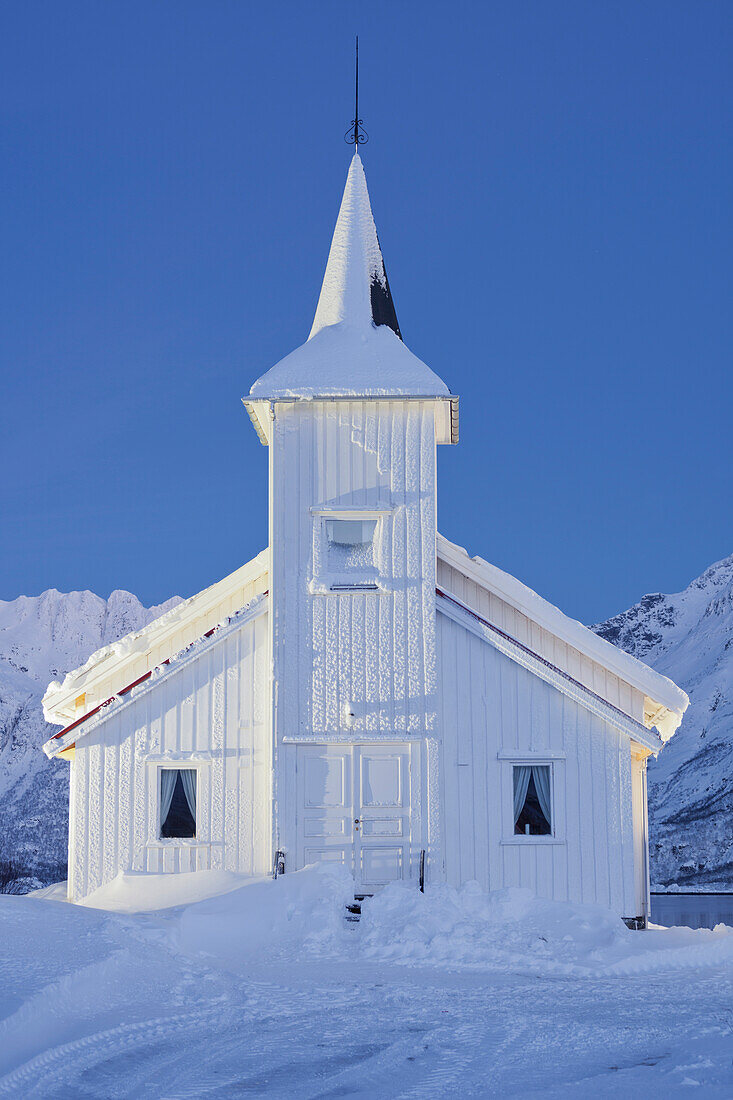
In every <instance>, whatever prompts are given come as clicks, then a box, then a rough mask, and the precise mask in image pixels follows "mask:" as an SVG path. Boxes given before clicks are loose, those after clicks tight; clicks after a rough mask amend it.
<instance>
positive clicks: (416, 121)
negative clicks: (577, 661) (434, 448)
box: [0, 0, 733, 621]
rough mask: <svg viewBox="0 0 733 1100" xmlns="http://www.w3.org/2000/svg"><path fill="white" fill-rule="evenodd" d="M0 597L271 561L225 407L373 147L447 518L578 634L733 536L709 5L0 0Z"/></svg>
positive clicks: (311, 285)
mask: <svg viewBox="0 0 733 1100" xmlns="http://www.w3.org/2000/svg"><path fill="white" fill-rule="evenodd" d="M2 21H3V28H2V34H1V35H0V117H1V119H2V135H3V136H2V144H3V155H2V164H1V167H0V172H1V173H2V178H1V182H2V194H3V200H2V204H1V206H0V234H1V236H2V241H3V246H2V257H3V258H2V284H1V286H0V333H1V334H2V335H1V336H0V365H1V367H2V378H3V399H4V400H3V416H2V432H1V433H0V448H1V452H2V454H1V458H0V461H1V464H2V473H1V476H0V517H1V520H2V532H3V538H2V542H1V544H0V597H2V598H5V599H12V598H14V597H15V596H17V595H18V594H20V593H25V594H35V593H38V592H40V591H42V590H43V589H45V588H49V587H56V588H59V589H61V590H70V589H79V588H90V589H92V590H94V591H96V592H99V593H100V594H101V595H107V594H108V593H109V592H110V591H111V590H112V589H114V588H128V589H130V590H131V591H133V592H135V593H136V594H138V595H139V596H140V598H141V599H142V600H143V601H144V602H146V603H151V602H157V601H160V600H163V599H165V598H166V597H168V596H170V595H172V594H173V593H179V594H181V595H184V596H186V595H190V594H192V593H193V592H195V591H198V590H199V589H201V588H203V587H204V586H206V585H207V584H209V583H211V582H213V581H215V580H217V579H218V578H220V577H222V576H224V575H225V574H226V573H228V572H230V571H231V570H233V569H235V568H236V567H237V566H239V565H240V564H242V563H243V562H244V561H246V560H248V559H249V558H250V557H251V556H252V555H253V554H255V553H256V552H257V551H258V550H260V549H261V548H262V547H263V546H264V545H265V542H266V537H267V527H266V478H267V461H266V457H267V456H266V451H265V449H264V448H262V447H261V446H260V444H259V442H258V440H257V438H256V436H255V433H254V431H253V430H252V427H251V426H250V423H249V421H248V418H247V415H246V413H245V412H244V410H243V408H242V406H241V404H240V398H241V396H242V394H244V393H245V392H246V391H247V390H248V389H249V386H250V385H251V383H252V381H253V380H254V379H255V378H256V377H257V376H258V375H259V374H261V373H262V372H263V371H264V370H266V369H267V368H268V367H269V366H271V365H272V364H273V363H274V362H275V361H276V360H278V359H280V358H281V357H282V356H283V355H285V354H286V353H287V352H288V351H290V350H292V349H293V348H294V347H295V346H296V345H298V344H299V343H301V342H302V341H303V339H305V337H306V336H307V334H308V330H309V327H310V323H311V320H312V315H313V311H314V309H315V304H316V300H317V296H318V290H319V286H320V280H321V277H322V274H323V269H324V265H325V261H326V256H327V252H328V246H329V242H330V236H331V232H332V229H333V224H334V221H335V218H336V214H337V210H338V205H339V201H340V197H341V191H342V188H343V184H344V180H345V176H346V171H347V167H348V161H349V155H350V151H349V148H348V147H347V146H346V145H345V144H344V142H343V139H342V135H343V133H344V131H345V130H346V128H347V126H348V123H349V121H350V119H351V118H352V115H353V110H352V65H353V58H352V49H353V35H354V33H355V32H358V33H359V35H360V44H361V74H362V83H361V114H362V116H363V118H364V121H365V125H366V128H367V130H368V131H369V134H370V136H371V140H370V143H369V145H368V146H367V147H366V148H365V150H364V154H363V159H364V163H365V168H366V172H367V178H368V180H369V186H370V191H371V196H372V204H373V208H374V213H375V218H376V221H377V226H378V228H379V233H380V238H381V242H382V246H383V250H384V254H385V260H386V264H387V270H388V273H389V278H390V282H391V285H392V291H393V295H394V298H395V303H396V307H397V315H398V318H399V321H400V325H401V328H402V331H403V334H404V336H405V339H406V342H407V344H408V346H409V347H411V348H412V350H413V351H414V352H415V353H416V354H418V355H419V356H420V357H421V358H423V359H425V360H426V361H427V362H428V363H429V364H430V365H431V366H432V367H433V369H435V370H436V371H437V372H438V373H439V374H440V375H441V376H442V377H443V378H444V379H445V380H446V381H447V382H448V384H449V385H450V386H451V388H452V389H453V391H454V392H456V393H459V394H460V395H461V398H462V403H461V442H460V444H459V446H458V447H456V448H441V450H440V452H439V459H440V489H439V499H438V515H439V526H440V529H441V530H442V532H443V533H444V534H445V535H447V536H448V537H449V538H451V539H452V540H454V541H456V542H459V543H461V544H462V545H464V546H466V547H467V548H468V549H469V550H470V551H471V553H474V554H476V553H478V554H481V555H482V556H483V557H485V558H488V559H489V560H491V561H493V562H495V563H496V564H497V565H499V566H501V567H502V568H504V569H506V570H508V571H509V572H511V573H513V574H515V575H516V576H518V577H520V578H521V579H522V580H524V581H525V582H526V583H528V584H530V585H531V586H532V587H534V588H536V589H537V590H538V591H539V592H541V593H542V595H544V596H546V597H547V598H549V599H550V600H552V601H553V602H554V603H557V604H559V605H560V606H561V607H562V608H563V609H564V610H565V611H567V612H568V613H569V614H572V615H574V616H576V617H579V618H581V619H584V620H585V621H593V620H596V619H600V618H604V617H606V616H608V615H610V614H612V613H614V612H616V611H618V610H621V609H622V608H624V607H626V606H628V605H629V604H631V603H633V602H634V601H635V600H637V599H638V598H639V597H640V596H641V595H642V594H643V593H644V592H647V591H659V590H661V591H675V590H677V589H679V588H681V587H683V586H684V585H685V584H686V583H687V582H688V581H689V580H691V579H692V577H694V576H695V575H697V574H698V573H699V572H701V570H702V569H704V568H705V566H707V565H708V564H710V563H711V562H712V561H714V560H717V559H718V558H720V557H723V556H725V555H727V554H729V553H731V552H732V551H733V510H732V509H731V507H730V495H731V466H732V462H731V430H730V410H731V403H732V399H733V382H732V381H731V366H730V348H731V310H730V289H731V271H730V264H731V261H730V257H731V254H732V253H733V249H732V247H731V245H732V242H731V220H732V217H731V204H730V195H731V193H732V188H731V182H732V181H731V165H732V160H733V154H732V152H731V142H730V133H731V121H732V120H731V117H730V116H731V102H732V97H731V92H732V91H733V89H732V88H731V84H732V83H733V79H732V77H731V73H733V66H731V62H730V59H731V56H733V48H732V47H733V8H732V7H731V5H730V3H728V2H722V3H715V2H713V0H708V2H706V3H704V4H695V3H693V2H692V0H690V2H688V3H676V2H674V0H673V2H670V0H665V2H663V3H654V2H646V3H644V4H638V3H636V2H621V3H592V4H588V3H587V2H585V0H584V2H579V3H572V2H564V0H558V2H557V3H553V4H548V3H546V2H545V0H536V2H521V0H519V2H516V0H513V2H512V3H508V2H506V3H494V4H485V3H478V2H476V3H464V4H461V3H455V2H453V3H431V2H426V0H422V2H419V3H418V2H401V3H394V2H392V3H383V2H381V0H372V2H371V3H370V4H368V5H365V4H356V3H351V2H343V0H342V2H340V3H330V2H329V3H325V2H310V3H299V4H294V3H287V2H285V3H279V4H276V5H274V4H272V5H263V4H250V3H243V2H241V0H239V2H235V3H225V2H217V0H213V2H212V0H207V2H204V0H200V2H199V3H190V2H186V0H147V2H145V3H138V2H131V0H126V2H125V3H115V2H111V0H108V2H105V3H104V4H99V3H96V2H93V3H92V2H90V3H73V2H67V3H64V4H63V5H61V4H55V3H50V2H49V3H38V2H34V0H30V2H26V3H23V4H16V5H6V6H5V8H4V11H3V17H2Z"/></svg>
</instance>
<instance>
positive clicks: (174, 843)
mask: <svg viewBox="0 0 733 1100" xmlns="http://www.w3.org/2000/svg"><path fill="white" fill-rule="evenodd" d="M210 846H211V841H210V840H201V839H200V838H199V837H196V836H161V837H158V838H157V840H149V841H148V842H147V844H146V845H145V847H146V848H208V847H210Z"/></svg>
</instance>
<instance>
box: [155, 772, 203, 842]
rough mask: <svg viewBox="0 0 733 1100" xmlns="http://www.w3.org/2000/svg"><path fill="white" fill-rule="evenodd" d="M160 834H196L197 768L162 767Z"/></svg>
mask: <svg viewBox="0 0 733 1100" xmlns="http://www.w3.org/2000/svg"><path fill="white" fill-rule="evenodd" d="M159 772H160V835H161V836H162V837H183V838H185V837H195V836H196V794H197V791H196V778H197V776H196V769H195V768H160V769H159Z"/></svg>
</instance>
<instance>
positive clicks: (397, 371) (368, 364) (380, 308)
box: [245, 153, 450, 404]
mask: <svg viewBox="0 0 733 1100" xmlns="http://www.w3.org/2000/svg"><path fill="white" fill-rule="evenodd" d="M449 393H450V391H449V390H448V387H447V386H446V385H445V383H444V382H443V381H441V379H440V378H438V376H437V374H435V373H434V371H432V370H431V369H430V367H428V366H426V364H425V363H423V362H422V361H421V360H420V359H418V358H417V356H416V355H413V353H412V352H411V351H410V350H409V348H407V347H406V346H405V344H404V343H403V341H402V338H401V334H400V330H399V326H398V324H397V315H396V312H395V308H394V302H393V301H392V294H391V292H390V288H389V282H388V280H387V273H386V270H385V267H384V259H383V257H382V250H381V248H380V245H379V239H378V237H377V229H376V226H375V224H374V218H373V216H372V209H371V204H370V202H369V192H368V190H367V183H366V177H365V175H364V168H363V165H362V163H361V158H360V157H359V155H358V153H357V154H355V155H354V157H353V159H352V161H351V166H350V168H349V174H348V177H347V179H346V187H345V189H344V196H343V199H342V201H341V209H340V210H339V215H338V220H337V222H336V228H335V230H334V234H333V240H332V241H331V251H330V252H329V256H328V263H327V265H326V273H325V275H324V278H323V286H322V287H321V294H320V297H319V299H318V307H317V309H316V315H315V318H314V320H313V327H312V328H311V331H310V335H309V337H308V339H307V340H306V342H305V343H304V344H303V345H302V346H301V347H299V348H297V349H296V350H295V351H293V352H291V353H290V354H289V355H286V356H285V358H284V359H281V360H280V362H279V363H276V364H275V366H274V367H271V368H270V370H268V371H267V372H266V373H265V374H263V375H262V377H261V378H258V379H257V381H256V382H255V384H254V385H253V386H252V389H251V390H250V394H249V399H245V400H246V401H247V403H248V404H249V402H254V401H273V400H282V399H292V398H306V399H309V398H310V399H313V398H317V397H384V396H408V397H448V396H449Z"/></svg>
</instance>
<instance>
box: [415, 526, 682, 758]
mask: <svg viewBox="0 0 733 1100" xmlns="http://www.w3.org/2000/svg"><path fill="white" fill-rule="evenodd" d="M437 547H438V556H439V557H440V558H442V559H443V560H444V561H445V562H447V563H448V564H449V565H452V566H454V567H455V568H456V569H458V570H459V571H460V572H461V573H464V574H465V575H466V576H468V577H470V578H471V579H472V580H475V581H476V582H477V583H478V584H480V585H481V586H482V587H483V588H486V589H488V590H489V591H490V592H494V593H495V594H496V595H497V596H499V597H500V598H501V599H503V600H505V601H506V602H507V603H509V604H511V605H512V606H513V607H515V608H516V609H517V610H518V611H520V612H521V613H522V614H523V615H526V616H527V618H528V619H531V620H532V621H533V622H535V623H537V624H538V625H539V626H542V627H544V628H545V629H546V630H548V631H549V632H550V633H551V634H554V635H555V636H556V637H558V638H560V639H561V641H563V642H566V643H567V644H568V645H570V646H572V647H573V648H574V649H577V650H578V651H579V652H580V653H583V654H585V655H586V656H587V657H589V658H590V659H591V660H592V661H596V662H597V663H598V664H599V665H602V666H603V667H604V668H605V669H607V670H608V671H609V672H612V673H613V674H614V675H615V676H618V677H619V679H621V680H623V681H625V683H627V684H629V685H630V686H631V687H633V688H636V689H637V690H638V691H640V692H641V693H642V694H643V695H647V696H649V698H650V699H652V700H653V701H654V702H655V703H658V704H661V706H663V707H665V708H666V709H667V710H668V711H670V712H671V714H672V715H674V720H673V721H672V722H671V723H670V722H666V723H665V729H664V730H662V731H661V732H662V734H663V737H664V740H667V739H668V737H670V736H671V735H672V733H674V730H675V729H676V728H677V726H679V724H680V722H681V721H682V715H683V714H684V712H685V710H686V709H687V707H688V705H689V702H690V700H689V699H688V697H687V695H686V694H685V692H684V691H683V690H682V688H680V687H678V686H677V684H675V683H674V682H673V681H672V680H669V679H668V678H667V677H666V676H662V675H661V674H660V673H658V672H655V671H654V669H651V668H649V666H648V665H645V664H644V663H643V661H639V660H637V658H636V657H632V656H631V654H629V653H625V652H624V651H623V650H622V649H619V648H618V647H617V646H615V645H612V644H611V643H610V642H607V641H606V640H605V638H599V637H598V635H597V634H594V633H593V631H592V630H590V629H589V628H588V627H587V626H584V625H583V624H582V623H579V622H578V621H577V620H576V619H571V618H569V617H568V616H567V615H564V614H563V612H562V611H560V610H559V608H557V607H555V606H554V605H553V604H551V603H549V602H548V601H547V600H544V599H543V598H542V597H541V596H538V594H537V593H536V592H534V591H533V590H532V589H531V588H528V587H527V585H526V584H522V582H521V581H518V580H517V579H516V577H512V576H510V575H509V573H505V572H504V571H503V570H501V569H498V568H497V567H496V566H495V565H491V564H490V563H489V562H487V561H484V560H483V558H479V557H475V558H471V557H469V555H468V553H467V551H466V550H464V549H463V547H461V546H456V545H455V544H454V543H452V542H449V541H448V539H446V538H444V537H443V536H442V535H438V539H437ZM671 726H674V729H672V728H670V727H671Z"/></svg>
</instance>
